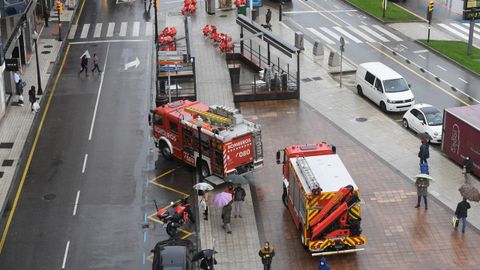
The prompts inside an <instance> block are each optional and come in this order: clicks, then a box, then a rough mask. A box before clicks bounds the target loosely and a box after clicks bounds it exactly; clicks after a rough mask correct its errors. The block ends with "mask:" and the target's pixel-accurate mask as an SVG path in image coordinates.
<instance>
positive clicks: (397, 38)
mask: <svg viewBox="0 0 480 270" xmlns="http://www.w3.org/2000/svg"><path fill="white" fill-rule="evenodd" d="M372 26H373V27H375V28H376V29H377V30H378V31H380V32H382V33H384V34H385V35H387V36H389V37H391V38H393V39H394V40H396V41H403V39H401V38H399V37H398V36H397V35H395V34H393V33H392V32H390V31H387V29H385V28H383V27H381V26H380V25H372Z"/></svg>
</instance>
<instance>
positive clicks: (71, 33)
mask: <svg viewBox="0 0 480 270" xmlns="http://www.w3.org/2000/svg"><path fill="white" fill-rule="evenodd" d="M77 27H78V25H77V24H74V25H72V27H71V28H70V32H69V33H68V39H73V38H74V37H75V32H77Z"/></svg>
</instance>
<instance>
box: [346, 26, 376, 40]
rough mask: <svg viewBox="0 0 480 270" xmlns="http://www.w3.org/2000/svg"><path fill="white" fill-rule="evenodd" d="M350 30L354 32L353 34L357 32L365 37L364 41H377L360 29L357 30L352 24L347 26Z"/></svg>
mask: <svg viewBox="0 0 480 270" xmlns="http://www.w3.org/2000/svg"><path fill="white" fill-rule="evenodd" d="M348 29H350V30H351V31H352V32H354V33H355V34H357V35H358V36H360V37H362V38H363V39H365V40H366V41H368V42H377V41H376V40H374V39H372V38H371V37H369V36H367V35H365V34H364V33H363V32H362V31H360V30H358V29H357V28H355V27H353V26H349V28H348Z"/></svg>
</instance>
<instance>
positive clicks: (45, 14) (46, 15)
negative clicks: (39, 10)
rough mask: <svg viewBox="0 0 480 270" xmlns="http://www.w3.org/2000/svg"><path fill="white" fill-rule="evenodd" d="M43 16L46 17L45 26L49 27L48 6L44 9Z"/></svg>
mask: <svg viewBox="0 0 480 270" xmlns="http://www.w3.org/2000/svg"><path fill="white" fill-rule="evenodd" d="M43 18H44V19H45V27H48V19H50V10H49V9H48V8H45V9H44V10H43Z"/></svg>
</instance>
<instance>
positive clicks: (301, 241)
mask: <svg viewBox="0 0 480 270" xmlns="http://www.w3.org/2000/svg"><path fill="white" fill-rule="evenodd" d="M298 235H299V238H300V244H302V247H303V248H304V249H307V245H305V235H304V234H303V227H300V230H298Z"/></svg>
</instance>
